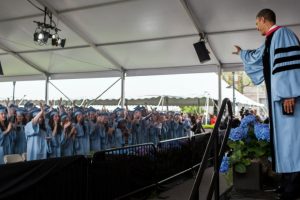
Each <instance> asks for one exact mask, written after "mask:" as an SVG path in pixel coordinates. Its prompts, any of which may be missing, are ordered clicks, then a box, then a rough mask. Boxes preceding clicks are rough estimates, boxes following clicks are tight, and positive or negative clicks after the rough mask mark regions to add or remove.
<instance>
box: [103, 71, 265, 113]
mask: <svg viewBox="0 0 300 200" xmlns="http://www.w3.org/2000/svg"><path fill="white" fill-rule="evenodd" d="M125 80H126V81H125V91H126V93H125V98H126V99H127V100H138V99H139V100H141V101H140V102H143V99H144V100H145V101H144V102H146V99H149V100H148V102H150V99H152V100H153V99H155V100H154V101H152V102H156V104H158V101H159V100H160V97H166V98H168V101H169V102H168V104H169V105H176V104H177V105H191V104H194V105H197V99H199V98H203V97H204V98H206V97H209V98H210V99H214V100H218V75H217V74H215V73H198V74H181V75H172V76H164V75H162V76H151V77H150V76H146V77H128V78H126V79H125ZM228 86H229V85H228V84H227V83H226V82H225V81H222V84H221V87H222V89H221V90H222V98H225V97H227V98H229V99H230V100H232V99H233V90H232V87H231V88H228ZM119 98H120V89H119V87H113V88H111V89H110V91H109V92H108V93H107V94H104V95H103V96H102V97H101V98H100V99H102V100H104V99H119ZM235 98H236V101H235V102H236V103H238V104H242V105H248V106H260V107H261V106H263V104H260V103H257V102H255V101H253V100H251V99H249V98H248V97H246V96H244V95H242V94H241V93H240V92H238V91H237V90H235ZM176 99H177V100H178V101H176V102H175V100H176ZM172 101H173V102H174V103H172ZM191 102H194V103H191ZM148 104H149V103H148ZM153 104H155V103H153ZM153 104H152V105H153ZM164 104H165V105H166V104H167V102H164Z"/></svg>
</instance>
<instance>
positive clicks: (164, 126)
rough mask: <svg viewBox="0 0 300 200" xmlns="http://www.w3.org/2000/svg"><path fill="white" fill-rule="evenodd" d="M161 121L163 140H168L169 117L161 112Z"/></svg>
mask: <svg viewBox="0 0 300 200" xmlns="http://www.w3.org/2000/svg"><path fill="white" fill-rule="evenodd" d="M160 122H161V123H162V127H161V140H167V139H168V135H167V134H168V132H169V127H168V124H167V118H166V114H165V113H161V114H160Z"/></svg>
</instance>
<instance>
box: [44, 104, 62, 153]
mask: <svg viewBox="0 0 300 200" xmlns="http://www.w3.org/2000/svg"><path fill="white" fill-rule="evenodd" d="M62 132H63V128H62V126H61V124H60V116H59V114H58V112H57V111H56V110H53V111H51V112H50V113H49V120H48V126H47V134H48V136H49V137H50V138H51V139H50V140H49V141H48V146H49V148H50V150H51V151H50V154H49V157H50V158H58V157H61V142H62V138H63V134H62Z"/></svg>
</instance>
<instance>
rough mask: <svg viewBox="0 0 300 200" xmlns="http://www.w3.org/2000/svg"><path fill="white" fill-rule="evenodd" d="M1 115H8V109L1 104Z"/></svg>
mask: <svg viewBox="0 0 300 200" xmlns="http://www.w3.org/2000/svg"><path fill="white" fill-rule="evenodd" d="M0 113H7V110H6V107H4V106H2V105H1V104H0Z"/></svg>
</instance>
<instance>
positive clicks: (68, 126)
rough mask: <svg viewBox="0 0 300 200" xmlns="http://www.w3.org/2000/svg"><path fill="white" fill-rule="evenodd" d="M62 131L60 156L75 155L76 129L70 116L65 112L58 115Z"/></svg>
mask: <svg viewBox="0 0 300 200" xmlns="http://www.w3.org/2000/svg"><path fill="white" fill-rule="evenodd" d="M60 120H61V126H62V127H63V131H62V140H61V156H73V155H75V138H76V136H75V135H76V129H75V127H73V126H72V123H71V120H70V117H69V116H68V115H67V113H62V114H61V115H60Z"/></svg>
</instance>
